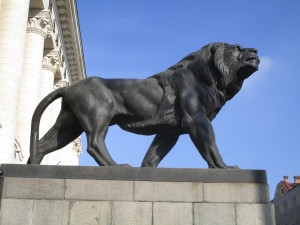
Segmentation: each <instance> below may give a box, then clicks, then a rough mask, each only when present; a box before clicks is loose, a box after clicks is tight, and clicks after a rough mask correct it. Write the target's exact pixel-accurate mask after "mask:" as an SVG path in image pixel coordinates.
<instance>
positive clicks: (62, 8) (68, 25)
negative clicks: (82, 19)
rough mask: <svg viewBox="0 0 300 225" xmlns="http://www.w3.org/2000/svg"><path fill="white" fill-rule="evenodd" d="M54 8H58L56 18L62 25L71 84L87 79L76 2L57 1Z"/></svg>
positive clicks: (69, 0) (59, 27) (68, 0)
mask: <svg viewBox="0 0 300 225" xmlns="http://www.w3.org/2000/svg"><path fill="white" fill-rule="evenodd" d="M53 6H54V7H56V8H57V15H56V17H57V18H59V20H57V22H58V23H59V24H60V26H58V29H60V31H61V32H59V33H61V34H62V36H61V38H62V48H63V49H64V50H65V51H64V52H65V53H66V64H67V68H68V70H69V74H70V75H71V80H70V81H71V83H73V82H75V81H79V80H82V79H84V78H86V71H85V63H84V55H83V49H82V42H81V35H80V25H79V20H78V14H77V5H76V1H75V0H56V1H53Z"/></svg>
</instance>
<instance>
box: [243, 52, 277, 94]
mask: <svg viewBox="0 0 300 225" xmlns="http://www.w3.org/2000/svg"><path fill="white" fill-rule="evenodd" d="M274 63H275V62H274V59H272V58H271V57H269V56H263V57H260V64H259V70H258V71H257V72H255V73H254V74H253V75H251V76H250V77H249V78H248V79H247V80H245V83H244V85H243V88H242V92H243V93H245V94H250V93H252V91H251V90H253V88H255V87H257V86H258V85H259V84H260V83H262V82H263V81H264V80H265V79H266V78H267V77H268V74H269V72H270V70H271V69H272V67H273V66H274Z"/></svg>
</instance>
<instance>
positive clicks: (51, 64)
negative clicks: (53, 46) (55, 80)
mask: <svg viewBox="0 0 300 225" xmlns="http://www.w3.org/2000/svg"><path fill="white" fill-rule="evenodd" d="M60 66H61V60H60V51H59V50H52V51H50V52H49V53H48V54H47V55H46V56H44V57H43V69H45V70H50V71H52V72H53V73H56V72H57V70H58V69H59V67H60Z"/></svg>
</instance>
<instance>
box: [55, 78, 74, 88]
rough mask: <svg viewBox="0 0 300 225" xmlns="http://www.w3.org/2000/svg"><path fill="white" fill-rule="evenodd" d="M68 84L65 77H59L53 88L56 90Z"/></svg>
mask: <svg viewBox="0 0 300 225" xmlns="http://www.w3.org/2000/svg"><path fill="white" fill-rule="evenodd" d="M69 85H70V82H69V81H67V80H65V79H61V80H60V81H58V82H57V83H55V84H54V90H56V89H58V88H62V87H66V86H69Z"/></svg>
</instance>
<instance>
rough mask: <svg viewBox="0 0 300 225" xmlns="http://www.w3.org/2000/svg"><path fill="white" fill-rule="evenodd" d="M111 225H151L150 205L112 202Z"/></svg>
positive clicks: (147, 203)
mask: <svg viewBox="0 0 300 225" xmlns="http://www.w3.org/2000/svg"><path fill="white" fill-rule="evenodd" d="M111 224H112V225H152V203H150V202H113V204H112V223H111ZM164 225H167V224H164Z"/></svg>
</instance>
